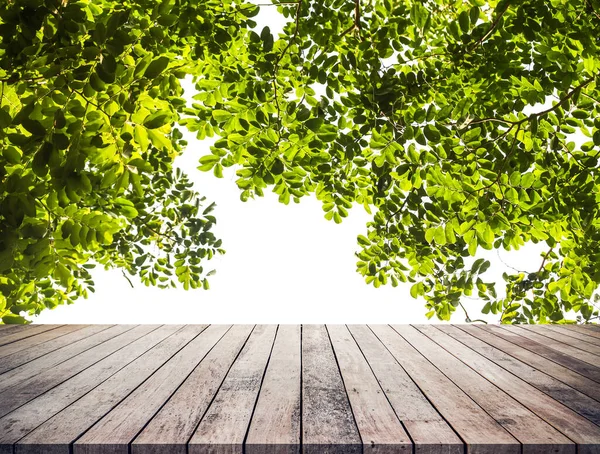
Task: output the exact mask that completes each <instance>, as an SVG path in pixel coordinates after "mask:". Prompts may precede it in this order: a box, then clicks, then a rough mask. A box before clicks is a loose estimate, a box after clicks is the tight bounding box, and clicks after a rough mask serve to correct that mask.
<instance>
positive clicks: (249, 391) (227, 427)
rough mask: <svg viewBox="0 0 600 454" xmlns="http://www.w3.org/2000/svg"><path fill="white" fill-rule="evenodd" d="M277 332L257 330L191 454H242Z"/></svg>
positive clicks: (197, 434) (202, 424)
mask: <svg viewBox="0 0 600 454" xmlns="http://www.w3.org/2000/svg"><path fill="white" fill-rule="evenodd" d="M276 331H277V326H276V325H259V326H257V327H256V328H255V329H254V331H253V332H252V334H251V335H250V339H248V342H247V343H246V345H245V346H244V348H243V350H242V352H241V353H240V356H239V357H238V358H237V360H236V361H235V363H234V364H233V366H232V367H231V369H230V371H229V373H228V374H227V377H226V378H225V381H224V382H223V384H222V385H221V388H220V389H219V391H218V393H217V395H216V396H215V399H214V400H213V402H212V403H211V405H210V407H209V408H208V410H207V412H206V414H205V415H204V417H203V418H202V420H201V421H200V424H199V425H198V428H197V429H196V431H195V432H194V434H193V435H192V438H191V439H190V441H189V443H188V452H189V454H206V453H210V454H233V453H239V454H242V452H243V445H244V438H245V436H246V433H247V430H248V426H249V425H250V419H251V417H252V412H253V410H254V406H255V405H256V400H257V397H258V393H259V391H260V387H261V382H262V380H263V376H264V373H265V369H266V367H267V363H268V361H269V356H270V355H271V350H272V348H273V341H274V340H275V335H276Z"/></svg>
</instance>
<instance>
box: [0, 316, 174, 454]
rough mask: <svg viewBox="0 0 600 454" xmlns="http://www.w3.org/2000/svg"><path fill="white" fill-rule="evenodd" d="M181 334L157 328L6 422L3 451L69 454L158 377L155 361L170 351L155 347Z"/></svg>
mask: <svg viewBox="0 0 600 454" xmlns="http://www.w3.org/2000/svg"><path fill="white" fill-rule="evenodd" d="M181 328H182V326H181V325H179V326H176V325H165V326H161V327H157V329H155V330H153V331H150V332H149V333H148V334H146V335H145V336H142V337H140V338H139V339H137V340H136V341H134V342H132V343H130V344H129V345H127V346H125V347H124V348H122V349H120V350H118V351H117V352H115V353H114V354H112V355H110V356H108V357H106V358H104V359H103V360H101V361H99V362H97V363H96V364H94V365H92V366H90V367H88V368H87V369H85V370H84V371H82V372H81V373H79V374H77V375H75V376H74V377H72V378H70V379H69V380H67V381H65V382H63V383H61V384H60V385H58V386H56V387H55V388H53V389H51V390H49V391H48V392H46V393H44V394H42V395H41V396H39V397H37V398H35V399H34V400H32V401H30V402H28V403H27V404H25V405H23V406H22V407H19V408H18V409H16V410H14V411H13V412H11V413H9V414H8V415H6V416H5V417H3V418H1V419H0V446H1V447H5V448H7V449H8V448H10V450H9V451H8V452H12V444H13V443H16V442H17V441H18V440H21V441H20V444H19V446H17V447H16V450H17V451H18V452H21V453H25V452H29V453H32V454H38V453H39V452H41V451H44V452H46V451H47V452H52V451H53V452H60V451H61V450H62V451H63V452H65V450H66V452H67V453H68V452H69V443H70V442H71V441H73V440H75V438H76V437H77V436H79V435H80V434H81V433H82V432H83V431H84V430H85V429H87V428H88V427H90V426H91V425H92V424H93V423H94V422H96V420H97V419H99V418H100V417H102V416H103V415H104V413H106V412H108V410H110V408H112V406H114V405H115V404H116V403H117V402H118V400H117V399H119V398H124V397H125V396H126V395H127V394H128V393H129V392H130V391H131V390H132V389H133V388H132V385H131V384H132V383H133V384H134V385H137V384H139V383H140V382H141V381H143V379H145V378H146V377H147V376H148V375H149V374H150V373H152V372H154V367H155V366H154V365H153V359H154V356H156V353H157V352H162V351H164V350H165V348H164V347H165V344H167V342H164V343H163V344H161V345H160V346H159V347H157V348H154V349H153V347H155V345H157V344H159V343H160V342H162V341H163V340H164V339H166V338H168V337H169V336H171V335H172V334H173V333H174V332H176V331H178V330H179V329H181ZM148 350H149V351H148ZM166 353H167V354H169V356H168V357H167V358H165V359H164V361H166V359H168V358H170V356H171V354H170V352H169V351H168V349H167V352H166ZM140 355H141V356H140ZM164 361H163V362H164ZM156 367H157V366H156ZM71 404H73V405H71ZM107 405H108V406H107ZM67 407H68V408H67ZM64 409H66V410H64ZM63 410H64V411H63ZM86 423H87V424H88V425H85V424H86ZM82 426H83V427H84V429H81V427H82ZM28 434H29V435H28ZM69 434H74V435H71V436H69ZM23 437H25V438H23ZM61 444H62V446H60V445H61ZM44 445H55V446H52V447H49V446H44ZM0 453H2V454H3V451H2V449H1V448H0Z"/></svg>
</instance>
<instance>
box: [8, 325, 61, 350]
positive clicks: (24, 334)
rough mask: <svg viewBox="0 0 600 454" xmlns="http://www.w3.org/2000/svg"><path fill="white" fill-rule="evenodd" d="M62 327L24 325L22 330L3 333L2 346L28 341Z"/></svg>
mask: <svg viewBox="0 0 600 454" xmlns="http://www.w3.org/2000/svg"><path fill="white" fill-rule="evenodd" d="M60 326H62V325H24V326H23V328H22V329H21V330H18V331H16V330H13V331H10V332H7V333H2V336H0V346H2V345H7V344H10V343H12V342H17V341H19V340H21V339H26V338H28V337H31V336H35V335H36V334H40V333H43V332H44V331H50V330H53V329H56V328H58V327H60Z"/></svg>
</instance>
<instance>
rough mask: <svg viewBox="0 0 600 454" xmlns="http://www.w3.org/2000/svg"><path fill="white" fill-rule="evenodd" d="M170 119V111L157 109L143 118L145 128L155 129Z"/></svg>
mask: <svg viewBox="0 0 600 454" xmlns="http://www.w3.org/2000/svg"><path fill="white" fill-rule="evenodd" d="M170 121H171V113H170V112H169V111H164V110H159V111H158V112H155V113H153V114H150V115H148V116H147V117H146V118H145V119H144V127H145V128H147V129H156V128H160V127H161V126H164V125H166V124H168V123H169V122H170Z"/></svg>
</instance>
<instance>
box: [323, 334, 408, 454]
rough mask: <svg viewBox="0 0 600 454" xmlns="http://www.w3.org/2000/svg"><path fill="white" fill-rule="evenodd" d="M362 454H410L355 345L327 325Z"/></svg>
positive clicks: (405, 438) (405, 436) (404, 436)
mask: <svg viewBox="0 0 600 454" xmlns="http://www.w3.org/2000/svg"><path fill="white" fill-rule="evenodd" d="M327 331H328V333H329V338H330V340H331V344H332V345H333V351H334V354H335V356H336V359H337V362H338V365H339V368H340V372H341V375H342V380H343V382H344V387H345V388H346V394H347V395H348V400H349V402H350V407H351V408H352V414H353V415H354V420H355V421H356V426H357V428H358V432H359V434H360V438H361V440H362V444H363V447H362V450H363V453H365V454H368V453H371V454H392V453H394V452H396V453H400V454H402V453H409V452H412V442H411V440H410V437H409V436H408V434H407V433H406V431H405V430H404V427H403V426H402V423H401V422H400V420H399V419H398V417H397V416H396V413H395V412H394V410H393V408H392V406H391V405H390V403H389V401H388V400H387V398H386V396H385V394H384V392H383V390H382V389H381V386H380V385H379V382H378V381H377V379H376V378H375V375H373V371H372V370H371V368H370V367H369V364H368V363H367V361H366V360H365V359H364V357H363V355H362V353H361V351H360V349H359V348H358V345H357V344H356V341H355V340H354V338H353V337H352V335H351V334H350V331H348V328H347V327H346V326H344V325H327Z"/></svg>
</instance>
